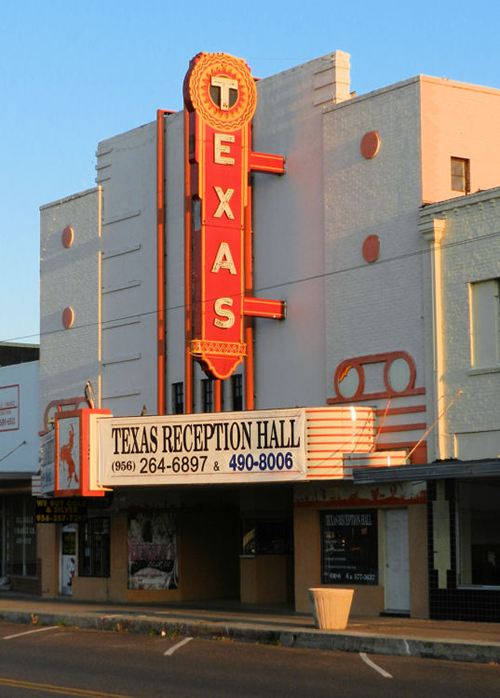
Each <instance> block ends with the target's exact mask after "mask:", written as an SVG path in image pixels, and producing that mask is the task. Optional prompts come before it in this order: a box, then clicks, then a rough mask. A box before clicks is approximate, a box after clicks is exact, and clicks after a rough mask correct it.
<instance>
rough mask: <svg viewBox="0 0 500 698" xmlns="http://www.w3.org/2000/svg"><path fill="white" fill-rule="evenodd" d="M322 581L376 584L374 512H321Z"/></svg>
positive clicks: (329, 582)
mask: <svg viewBox="0 0 500 698" xmlns="http://www.w3.org/2000/svg"><path fill="white" fill-rule="evenodd" d="M321 583H322V584H377V583H378V545H377V512H376V511H375V510H372V509H367V510H354V511H345V510H344V511H323V512H321Z"/></svg>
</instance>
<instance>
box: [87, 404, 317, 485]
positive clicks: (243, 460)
mask: <svg viewBox="0 0 500 698" xmlns="http://www.w3.org/2000/svg"><path fill="white" fill-rule="evenodd" d="M98 434H99V458H98V461H99V476H98V479H99V483H100V484H101V486H107V487H115V486H119V485H122V486H130V485H139V486H147V485H172V484H193V483H197V484H201V483H236V482H245V483H255V482H282V481H284V480H303V479H305V477H306V466H307V456H306V411H305V409H303V408H299V409H283V410H265V411H254V412H241V413H234V412H233V413H227V412H226V413H218V414H210V415H208V414H197V415H188V416H187V415H184V416H180V415H179V416H178V417H177V416H168V417H137V418H130V417H121V418H118V417H116V418H115V417H112V418H102V419H99V423H98Z"/></svg>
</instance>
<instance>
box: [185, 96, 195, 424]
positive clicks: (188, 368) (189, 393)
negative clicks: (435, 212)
mask: <svg viewBox="0 0 500 698" xmlns="http://www.w3.org/2000/svg"><path fill="white" fill-rule="evenodd" d="M193 119H194V116H193ZM190 126H191V118H190V115H189V112H188V110H187V109H184V335H185V345H184V412H185V414H191V413H192V411H193V386H192V383H193V363H192V357H191V338H192V325H191V323H192V304H191V273H192V261H191V244H192V232H191V167H190V163H189V133H190Z"/></svg>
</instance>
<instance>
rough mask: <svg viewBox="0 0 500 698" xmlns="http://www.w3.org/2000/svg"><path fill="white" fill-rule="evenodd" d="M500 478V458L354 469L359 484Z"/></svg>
mask: <svg viewBox="0 0 500 698" xmlns="http://www.w3.org/2000/svg"><path fill="white" fill-rule="evenodd" d="M478 477H500V458H491V459H489V460H488V459H487V460H476V461H459V460H453V461H439V462H434V463H425V464H424V465H401V466H394V467H391V468H363V469H356V468H354V469H353V480H354V482H357V483H379V482H409V481H411V480H415V481H418V480H449V479H464V478H478Z"/></svg>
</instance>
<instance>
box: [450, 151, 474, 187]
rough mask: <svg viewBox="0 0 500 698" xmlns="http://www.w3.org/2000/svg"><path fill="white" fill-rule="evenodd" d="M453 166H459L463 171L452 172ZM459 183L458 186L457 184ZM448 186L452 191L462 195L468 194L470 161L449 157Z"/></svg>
mask: <svg viewBox="0 0 500 698" xmlns="http://www.w3.org/2000/svg"><path fill="white" fill-rule="evenodd" d="M454 165H460V166H461V169H462V170H463V171H461V172H459V173H457V172H454ZM458 182H460V184H458ZM450 186H451V190H452V191H459V192H462V194H470V191H471V188H470V159H469V158H461V157H456V156H453V155H452V156H451V158H450Z"/></svg>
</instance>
